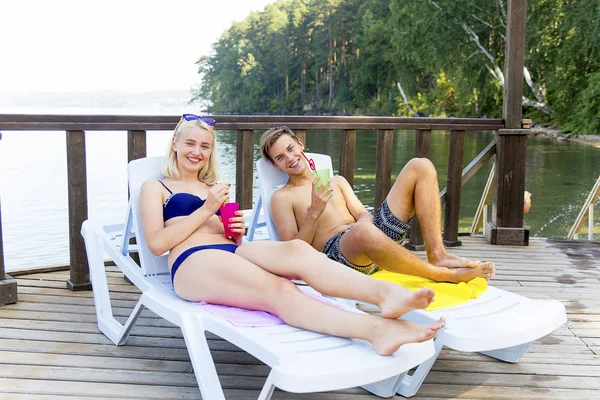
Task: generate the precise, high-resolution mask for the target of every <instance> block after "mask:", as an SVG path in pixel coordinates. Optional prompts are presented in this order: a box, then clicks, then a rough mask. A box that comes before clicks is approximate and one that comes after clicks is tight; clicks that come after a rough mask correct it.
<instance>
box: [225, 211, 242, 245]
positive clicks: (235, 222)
mask: <svg viewBox="0 0 600 400" xmlns="http://www.w3.org/2000/svg"><path fill="white" fill-rule="evenodd" d="M228 224H229V229H231V231H232V232H235V235H234V236H232V239H233V241H234V242H235V244H236V245H238V246H241V245H242V239H243V238H244V233H245V232H246V223H245V222H244V213H243V212H242V211H236V212H235V217H233V218H229V222H228Z"/></svg>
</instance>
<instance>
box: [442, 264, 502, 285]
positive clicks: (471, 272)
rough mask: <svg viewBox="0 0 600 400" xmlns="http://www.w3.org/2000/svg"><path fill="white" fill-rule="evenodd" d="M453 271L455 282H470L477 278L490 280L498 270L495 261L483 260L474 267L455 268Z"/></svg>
mask: <svg viewBox="0 0 600 400" xmlns="http://www.w3.org/2000/svg"><path fill="white" fill-rule="evenodd" d="M452 271H453V272H454V273H455V275H454V283H459V282H468V281H470V280H471V279H475V278H484V279H485V280H486V281H489V280H490V279H491V278H492V277H493V276H494V272H495V271H496V270H495V269H494V264H493V263H491V262H482V263H480V264H479V265H478V266H476V267H474V268H453V269H452Z"/></svg>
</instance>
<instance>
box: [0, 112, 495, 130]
mask: <svg viewBox="0 0 600 400" xmlns="http://www.w3.org/2000/svg"><path fill="white" fill-rule="evenodd" d="M180 118H181V116H165V115H81V114H0V123H8V122H36V123H49V122H55V123H65V122H76V123H111V124H117V123H119V124H140V123H147V124H170V125H171V127H170V130H173V127H174V126H175V125H176V124H177V122H178V121H179V119H180ZM214 118H215V119H216V120H217V126H218V125H219V124H221V123H233V122H236V123H237V122H248V123H258V122H261V123H269V124H272V125H275V124H277V125H284V124H285V123H286V122H297V123H309V122H313V121H316V122H319V123H326V122H333V123H342V122H348V123H364V124H369V123H390V122H404V123H423V124H432V123H442V124H447V125H452V126H455V125H479V124H482V123H483V124H486V125H493V126H496V127H502V126H504V121H503V120H502V119H499V118H430V117H383V116H321V115H219V116H214ZM271 127H272V126H271ZM0 129H6V128H4V126H3V125H0Z"/></svg>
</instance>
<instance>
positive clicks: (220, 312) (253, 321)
mask: <svg viewBox="0 0 600 400" xmlns="http://www.w3.org/2000/svg"><path fill="white" fill-rule="evenodd" d="M298 289H300V290H301V291H302V292H303V293H304V294H306V295H307V296H310V297H312V298H313V299H316V300H319V301H321V302H323V303H325V304H329V305H331V306H334V307H336V308H340V309H344V307H343V306H341V305H340V304H338V303H336V302H335V301H332V300H329V299H327V298H325V297H323V296H322V295H321V294H320V293H318V292H316V291H315V290H314V289H312V288H310V287H307V286H306V287H304V286H298ZM196 304H198V305H199V306H200V307H202V308H203V309H205V310H206V311H208V312H209V313H211V314H213V315H216V316H218V317H221V318H223V319H225V320H227V321H229V322H231V323H232V324H233V325H234V326H274V325H283V324H285V322H283V321H282V320H281V319H280V318H279V317H278V316H277V315H273V314H271V313H268V312H266V311H255V310H247V309H245V308H237V307H229V306H222V305H219V304H209V303H207V302H205V301H201V302H199V303H196Z"/></svg>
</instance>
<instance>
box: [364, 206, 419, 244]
mask: <svg viewBox="0 0 600 400" xmlns="http://www.w3.org/2000/svg"><path fill="white" fill-rule="evenodd" d="M373 224H375V226H376V227H377V228H379V230H380V231H382V232H383V233H385V234H386V235H387V237H389V238H390V239H392V240H393V241H394V242H396V243H402V241H403V240H404V238H405V237H406V233H407V232H408V229H409V228H410V221H409V222H408V223H406V224H405V223H404V222H402V221H400V220H399V219H398V218H397V217H396V216H395V215H394V213H393V212H392V210H390V206H389V205H388V202H387V199H386V200H384V202H383V204H381V206H379V208H378V209H377V211H375V218H374V219H373Z"/></svg>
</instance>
